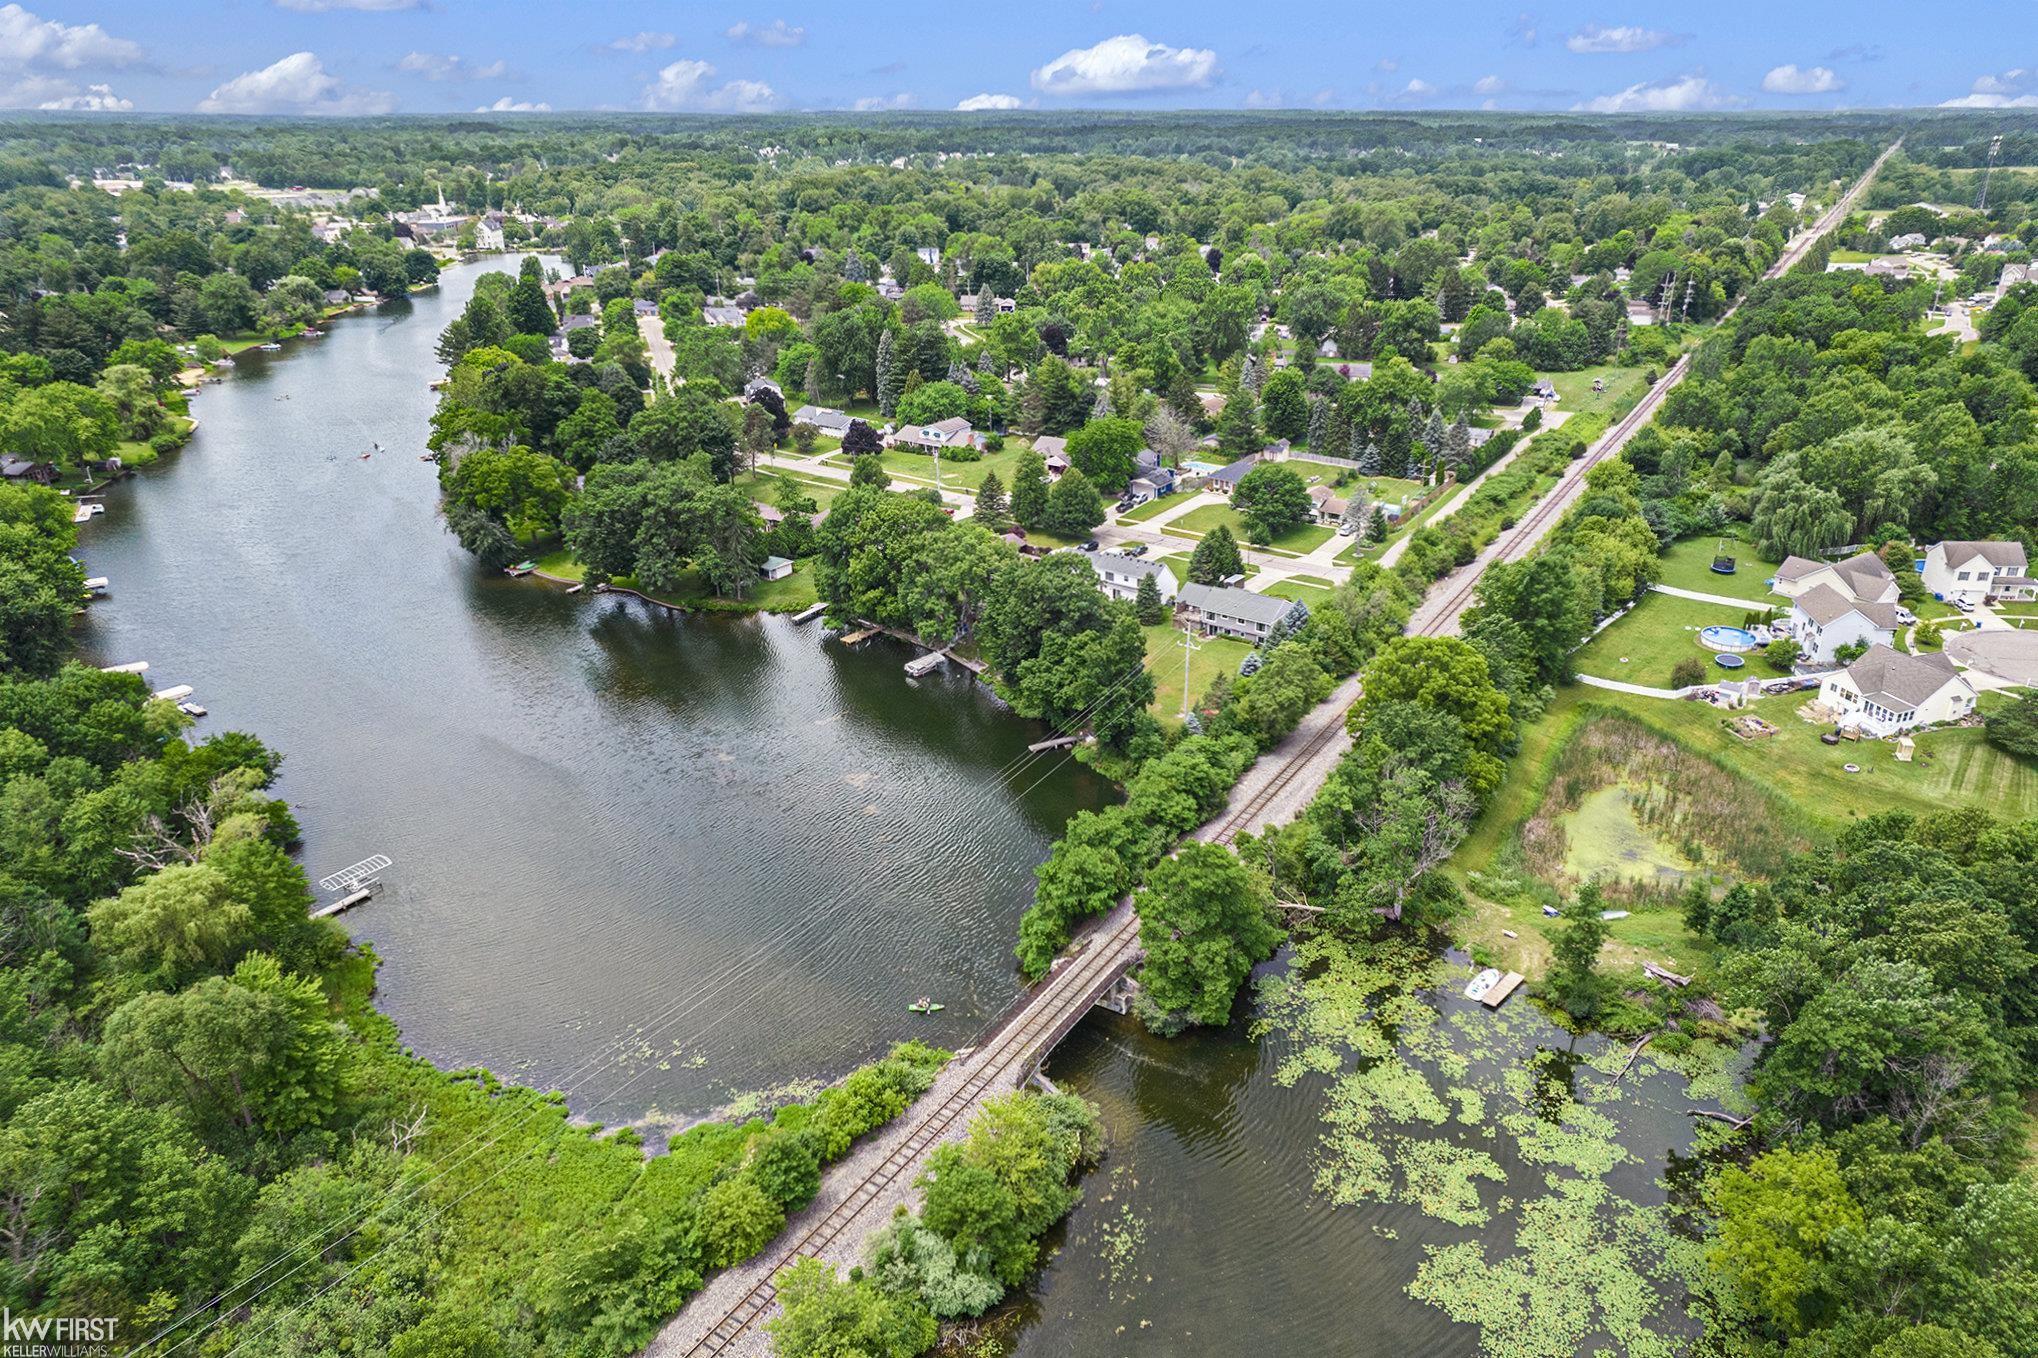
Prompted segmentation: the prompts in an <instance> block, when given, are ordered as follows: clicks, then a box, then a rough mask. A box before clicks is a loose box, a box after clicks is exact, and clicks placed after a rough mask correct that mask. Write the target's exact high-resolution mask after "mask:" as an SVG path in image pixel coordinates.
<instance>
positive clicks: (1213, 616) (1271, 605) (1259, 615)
mask: <svg viewBox="0 0 2038 1358" xmlns="http://www.w3.org/2000/svg"><path fill="white" fill-rule="evenodd" d="M1294 607H1295V604H1294V601H1293V600H1290V599H1276V598H1274V597H1273V596H1272V595H1270V594H1255V593H1253V592H1252V591H1251V590H1249V589H1237V588H1234V587H1232V586H1230V585H1183V586H1182V592H1181V593H1179V594H1177V595H1176V596H1175V621H1176V622H1178V623H1181V624H1182V625H1183V626H1185V627H1188V628H1189V629H1190V630H1192V631H1195V632H1199V633H1201V634H1202V635H1204V636H1206V637H1207V636H1212V635H1216V636H1226V637H1237V638H1239V639H1240V640H1241V641H1250V642H1252V643H1254V644H1255V645H1257V644H1259V643H1260V642H1262V641H1265V640H1266V639H1267V635H1268V634H1269V633H1270V632H1272V631H1273V630H1274V624H1276V623H1278V622H1279V621H1280V620H1281V619H1283V618H1285V617H1287V616H1288V613H1289V611H1290V610H1291V609H1293V608H1294Z"/></svg>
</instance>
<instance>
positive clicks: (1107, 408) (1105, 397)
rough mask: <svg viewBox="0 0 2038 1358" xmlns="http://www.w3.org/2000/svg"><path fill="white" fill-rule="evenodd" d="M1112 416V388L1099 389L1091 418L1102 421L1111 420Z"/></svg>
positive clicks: (1092, 407) (1091, 411) (1091, 410)
mask: <svg viewBox="0 0 2038 1358" xmlns="http://www.w3.org/2000/svg"><path fill="white" fill-rule="evenodd" d="M1110 415H1111V388H1110V387H1108V386H1103V387H1099V388H1097V401H1096V404H1095V405H1092V406H1091V407H1090V418H1091V419H1093V420H1102V419H1108V418H1110Z"/></svg>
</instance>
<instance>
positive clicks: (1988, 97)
mask: <svg viewBox="0 0 2038 1358" xmlns="http://www.w3.org/2000/svg"><path fill="white" fill-rule="evenodd" d="M2031 74H2032V73H2031V72H2030V71H2029V70H2027V69H2025V68H2024V67H2022V66H2013V67H2011V68H2010V69H2009V70H2007V71H2004V72H2003V73H2002V74H2001V75H1984V76H1977V77H1976V78H1975V81H1974V85H1973V86H1972V88H1970V89H1969V91H1968V92H1967V93H1966V94H1963V95H1961V96H1960V97H1959V98H1958V99H1948V100H1945V101H1944V102H1942V103H1941V104H1940V105H1939V107H1940V108H2038V94H2034V93H2032V92H2030V91H2029V90H2027V89H2025V86H2026V85H2027V84H2029V83H2030V81H2031Z"/></svg>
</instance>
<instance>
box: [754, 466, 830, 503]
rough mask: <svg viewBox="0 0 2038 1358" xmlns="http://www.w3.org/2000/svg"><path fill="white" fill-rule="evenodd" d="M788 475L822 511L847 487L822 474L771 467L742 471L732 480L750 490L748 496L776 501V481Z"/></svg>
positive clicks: (764, 500) (760, 499) (771, 501)
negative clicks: (809, 473) (814, 474)
mask: <svg viewBox="0 0 2038 1358" xmlns="http://www.w3.org/2000/svg"><path fill="white" fill-rule="evenodd" d="M782 476H789V477H791V478H792V479H793V480H795V481H797V482H799V483H800V487H801V488H802V489H803V490H805V491H806V492H807V494H808V495H809V496H810V497H812V499H813V501H814V505H815V507H816V508H817V509H820V510H821V511H823V512H824V513H825V512H826V511H827V508H828V506H830V505H832V504H834V503H835V497H836V496H838V495H840V494H841V493H842V492H843V491H845V490H848V489H849V483H848V482H847V481H830V480H828V479H827V478H826V477H822V476H809V475H805V474H803V473H801V472H796V471H781V470H779V469H777V468H773V467H759V468H758V469H757V470H756V471H754V472H743V473H741V474H740V475H738V476H737V477H736V480H735V481H734V482H733V484H734V485H736V486H737V487H739V488H741V489H743V490H747V491H749V492H750V497H751V498H752V499H754V500H757V501H759V502H760V503H763V504H768V505H775V504H777V503H778V481H779V478H780V477H782Z"/></svg>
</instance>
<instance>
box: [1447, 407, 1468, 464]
mask: <svg viewBox="0 0 2038 1358" xmlns="http://www.w3.org/2000/svg"><path fill="white" fill-rule="evenodd" d="M1444 460H1445V461H1446V462H1448V463H1450V464H1451V466H1453V467H1455V468H1457V470H1458V473H1459V474H1460V475H1463V474H1464V471H1465V468H1467V467H1469V466H1470V465H1471V464H1472V422H1471V421H1470V420H1468V419H1466V418H1465V417H1464V416H1463V415H1460V416H1458V418H1457V420H1456V421H1455V422H1454V423H1453V424H1452V425H1451V427H1450V428H1449V429H1448V430H1447V431H1445V433H1444Z"/></svg>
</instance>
